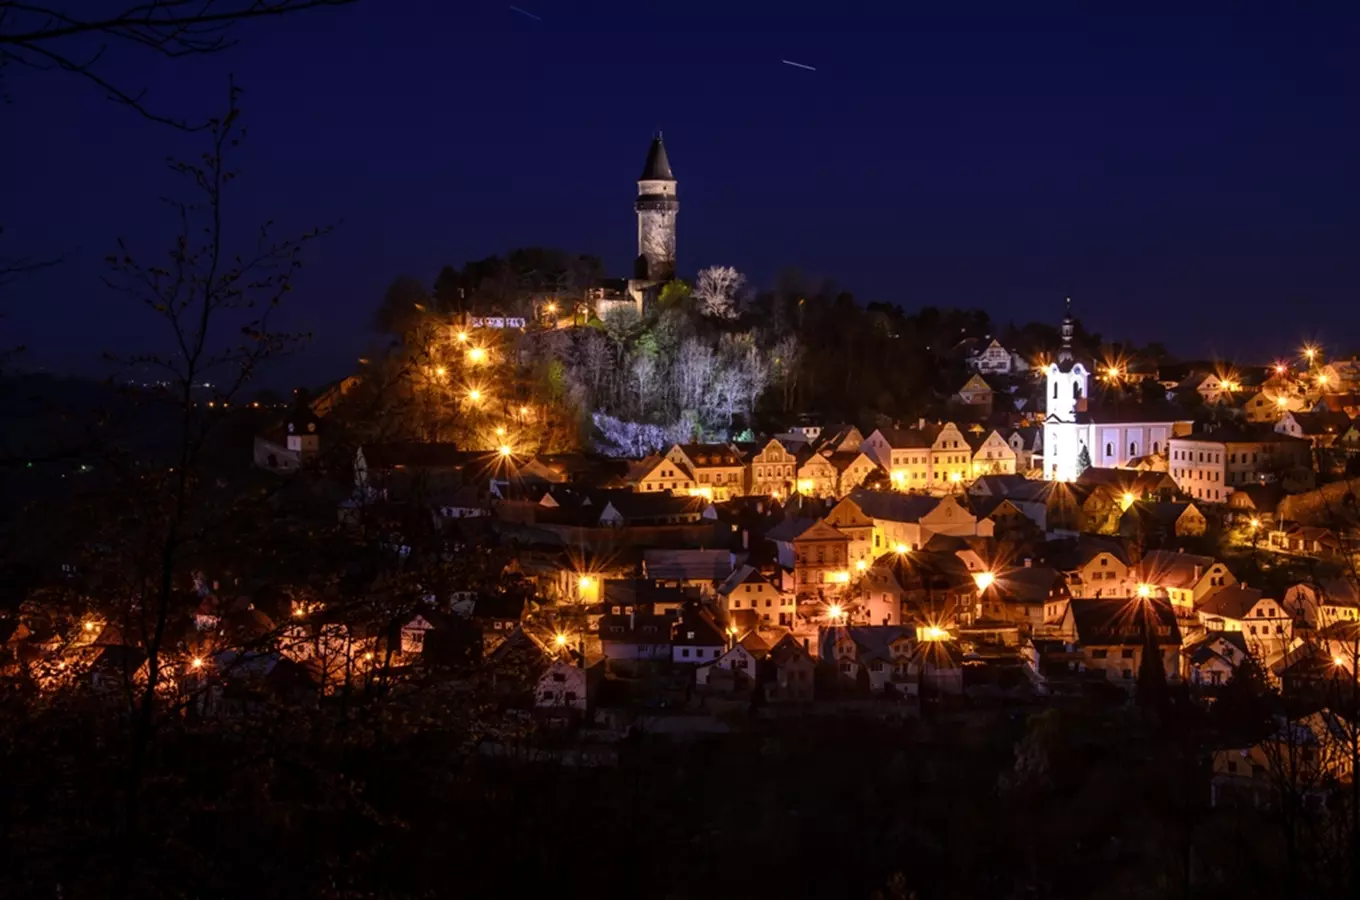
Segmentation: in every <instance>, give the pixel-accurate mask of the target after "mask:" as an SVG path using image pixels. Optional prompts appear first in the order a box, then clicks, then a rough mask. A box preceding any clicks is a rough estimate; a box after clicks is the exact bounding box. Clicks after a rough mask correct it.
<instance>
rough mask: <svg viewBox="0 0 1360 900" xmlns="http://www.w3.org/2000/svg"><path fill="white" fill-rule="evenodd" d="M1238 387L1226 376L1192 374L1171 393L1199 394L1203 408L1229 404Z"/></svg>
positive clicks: (1202, 373)
mask: <svg viewBox="0 0 1360 900" xmlns="http://www.w3.org/2000/svg"><path fill="white" fill-rule="evenodd" d="M1240 387H1241V385H1240V384H1238V383H1237V382H1236V381H1234V380H1233V379H1231V378H1229V377H1227V376H1221V375H1218V374H1217V373H1214V372H1192V373H1190V375H1189V376H1188V377H1186V378H1185V379H1184V380H1183V381H1181V382H1180V383H1178V384H1177V385H1176V386H1175V387H1174V388H1172V391H1173V392H1175V393H1182V394H1183V393H1188V392H1191V391H1194V392H1195V393H1197V394H1199V396H1200V399H1201V400H1203V401H1204V405H1205V406H1214V405H1215V404H1219V403H1227V402H1229V401H1230V400H1231V399H1232V393H1233V391H1235V390H1238V389H1239V388H1240Z"/></svg>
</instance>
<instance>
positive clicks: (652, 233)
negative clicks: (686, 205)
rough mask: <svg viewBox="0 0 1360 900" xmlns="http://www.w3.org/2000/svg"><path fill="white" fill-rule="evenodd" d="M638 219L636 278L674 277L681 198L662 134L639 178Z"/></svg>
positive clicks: (655, 281) (662, 279) (659, 278)
mask: <svg viewBox="0 0 1360 900" xmlns="http://www.w3.org/2000/svg"><path fill="white" fill-rule="evenodd" d="M634 208H635V209H636V210H637V219H638V255H637V263H636V265H635V267H634V269H635V271H634V272H633V277H634V278H635V279H637V280H638V281H650V282H653V283H660V282H664V281H670V280H671V279H672V278H674V277H675V216H676V213H678V212H679V211H680V201H679V200H677V199H676V196H675V175H674V174H672V173H671V163H670V160H668V159H667V158H666V145H665V144H663V143H662V142H661V133H660V132H657V135H656V137H654V138H652V147H651V149H650V150H648V151H647V162H646V163H645V164H644V165H643V167H642V175H641V177H639V178H638V198H637V203H636V204H635V205H634Z"/></svg>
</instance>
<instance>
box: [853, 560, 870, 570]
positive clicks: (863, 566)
mask: <svg viewBox="0 0 1360 900" xmlns="http://www.w3.org/2000/svg"><path fill="white" fill-rule="evenodd" d="M855 568H856V569H857V570H858V571H860V572H863V571H864V570H865V569H867V568H869V565H868V563H866V562H865V561H864V560H862V559H860V560H856V561H855Z"/></svg>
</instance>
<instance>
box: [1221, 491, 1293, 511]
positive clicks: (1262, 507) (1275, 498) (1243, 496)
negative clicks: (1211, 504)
mask: <svg viewBox="0 0 1360 900" xmlns="http://www.w3.org/2000/svg"><path fill="white" fill-rule="evenodd" d="M1283 499H1284V488H1283V487H1282V486H1280V485H1278V484H1244V485H1242V486H1241V487H1239V488H1237V489H1236V490H1235V491H1233V492H1232V493H1231V494H1229V495H1228V505H1229V506H1233V507H1237V508H1239V509H1253V510H1255V511H1256V512H1264V513H1272V514H1273V513H1274V512H1275V508H1276V507H1278V506H1279V505H1280V501H1281V500H1283Z"/></svg>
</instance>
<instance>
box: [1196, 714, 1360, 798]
mask: <svg viewBox="0 0 1360 900" xmlns="http://www.w3.org/2000/svg"><path fill="white" fill-rule="evenodd" d="M1274 726H1275V727H1274V730H1273V732H1272V733H1271V734H1270V735H1269V736H1267V737H1266V738H1265V739H1264V740H1262V741H1260V742H1258V743H1256V744H1252V745H1249V746H1243V747H1230V748H1226V749H1222V750H1216V751H1214V757H1213V777H1212V780H1211V782H1210V805H1212V806H1238V805H1240V806H1252V807H1273V806H1277V805H1278V804H1279V803H1280V799H1281V792H1282V791H1287V792H1288V793H1289V795H1290V796H1292V797H1295V798H1297V800H1296V801H1295V802H1299V801H1301V803H1300V805H1301V806H1302V808H1303V809H1304V810H1310V811H1321V810H1323V809H1325V808H1326V807H1327V806H1328V803H1329V799H1330V797H1331V796H1332V794H1333V792H1335V791H1337V790H1339V789H1341V788H1342V787H1346V788H1347V789H1348V790H1349V787H1348V786H1349V785H1350V783H1351V780H1352V778H1354V775H1355V772H1354V766H1355V761H1354V756H1353V754H1352V752H1351V749H1350V747H1351V740H1350V735H1351V734H1352V733H1353V731H1354V725H1353V724H1352V723H1350V722H1347V721H1346V720H1344V719H1342V718H1340V717H1339V716H1337V715H1336V714H1335V713H1333V712H1332V711H1331V710H1329V709H1325V708H1324V709H1320V710H1318V711H1317V712H1314V713H1310V714H1309V715H1306V716H1300V717H1297V718H1294V719H1286V718H1285V717H1283V716H1276V717H1275V719H1274Z"/></svg>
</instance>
